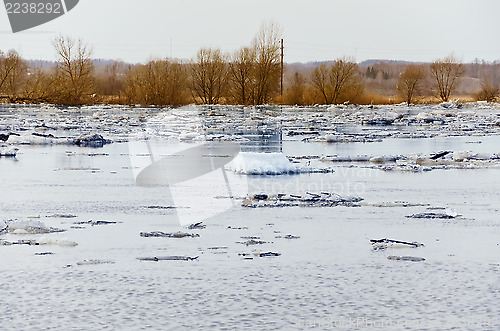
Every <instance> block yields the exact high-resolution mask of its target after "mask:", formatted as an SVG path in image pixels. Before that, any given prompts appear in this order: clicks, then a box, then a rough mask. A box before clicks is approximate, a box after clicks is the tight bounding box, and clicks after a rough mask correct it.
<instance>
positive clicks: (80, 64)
mask: <svg viewBox="0 0 500 331" xmlns="http://www.w3.org/2000/svg"><path fill="white" fill-rule="evenodd" d="M53 45H54V48H55V50H56V53H57V57H58V62H57V66H56V72H55V80H56V83H55V84H56V85H57V86H58V93H57V94H56V95H54V96H53V97H54V101H55V102H57V103H63V104H82V103H84V102H86V101H88V100H90V99H91V96H92V95H93V94H94V77H93V71H94V64H93V61H92V59H91V54H92V51H91V49H90V48H89V47H88V46H87V45H85V44H84V43H83V42H82V41H81V40H80V39H78V40H75V39H72V38H70V37H64V36H60V37H58V38H56V39H55V40H54V41H53Z"/></svg>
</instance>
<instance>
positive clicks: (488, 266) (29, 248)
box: [0, 135, 500, 330]
mask: <svg viewBox="0 0 500 331" xmlns="http://www.w3.org/2000/svg"><path fill="white" fill-rule="evenodd" d="M471 140H474V141H476V142H478V141H481V143H480V144H479V143H474V144H471V143H470V142H471ZM499 143H500V139H499V136H495V135H493V136H486V137H434V138H428V139H398V138H388V139H384V140H383V141H382V142H372V143H348V144H346V143H333V144H327V143H321V142H316V143H305V142H303V141H301V139H285V140H284V141H283V142H282V146H281V148H282V150H283V153H284V154H285V155H317V154H324V155H332V154H338V155H361V154H381V155H382V154H397V153H411V152H418V153H431V152H436V151H440V150H474V151H476V152H488V153H496V152H499V147H498V146H500V144H499ZM176 144H178V143H172V142H166V141H162V140H155V141H152V142H151V146H152V148H153V149H155V148H168V147H172V146H174V147H175V146H177V145H176ZM19 147H20V151H19V153H18V155H17V157H16V158H0V172H1V178H2V186H1V188H2V189H1V190H0V212H1V214H0V216H1V220H3V221H7V220H9V219H17V220H26V221H29V220H31V221H34V222H38V221H40V222H43V224H45V225H46V226H49V227H55V228H60V229H64V230H66V231H65V232H61V233H53V234H43V235H40V234H34V235H33V234H32V235H29V234H25V235H20V234H10V233H9V234H3V235H1V238H2V239H4V240H7V241H16V240H18V239H47V238H49V239H50V240H51V242H52V243H57V242H76V243H77V244H78V245H77V246H74V247H68V246H62V245H56V244H54V245H12V246H0V254H1V257H2V259H1V263H0V277H1V279H2V282H1V283H0V327H1V328H2V329H3V330H45V329H51V330H101V329H102V330H106V329H108V330H114V329H120V330H138V329H152V330H196V329H197V330H243V329H250V330H293V329H297V330H303V329H320V330H323V329H332V328H334V327H335V328H338V329H346V330H354V329H373V328H375V329H381V330H386V329H394V330H417V329H418V330H450V329H457V330H478V329H481V330H498V328H499V327H500V323H499V320H498V316H500V276H499V275H500V260H499V256H500V222H499V219H498V215H499V208H500V203H499V201H500V194H499V190H498V189H499V187H500V170H499V168H498V167H490V168H485V169H450V170H439V169H437V170H433V171H429V172H418V173H413V172H384V171H380V170H378V169H373V168H369V167H353V166H347V165H346V166H344V165H341V166H334V167H333V170H334V171H333V172H331V173H301V174H293V175H279V176H247V175H244V174H236V173H234V172H231V171H230V170H227V169H226V170H227V171H224V174H225V176H226V177H225V178H226V180H225V181H224V183H226V184H227V183H230V184H231V188H232V192H231V194H232V195H234V196H235V197H238V196H245V195H247V194H248V195H249V196H251V195H253V194H256V193H266V194H273V193H274V194H277V193H286V194H299V195H300V194H302V195H303V194H305V192H316V193H318V192H325V191H326V192H335V193H338V194H340V195H342V196H359V197H362V198H363V199H364V200H363V203H362V204H361V205H360V206H357V207H345V206H338V207H284V208H278V207H277V208H245V207H242V206H241V200H239V199H233V200H231V199H229V198H228V197H227V193H226V196H224V194H223V193H221V195H220V196H218V197H217V199H218V201H220V203H216V204H215V205H213V206H212V205H210V204H209V205H205V204H204V202H202V201H201V200H199V199H198V198H197V197H199V196H204V195H207V196H208V195H210V194H212V191H213V190H214V189H215V187H216V186H217V185H218V184H217V183H219V184H220V183H221V180H220V179H217V178H216V177H214V178H208V179H206V180H204V181H203V183H204V184H203V185H201V184H197V183H196V182H193V183H192V184H188V185H186V186H184V187H181V188H178V191H175V190H174V189H173V188H172V189H169V188H168V187H165V186H140V185H138V184H137V182H136V180H135V174H136V171H135V170H136V169H138V168H137V167H138V164H139V163H140V162H139V163H137V162H138V161H137V158H138V157H139V158H140V157H145V158H146V159H148V157H149V156H150V154H148V153H145V154H144V155H142V154H141V153H140V151H138V150H137V149H136V148H135V147H132V145H131V143H127V142H123V143H113V144H110V145H106V146H104V147H103V148H100V149H92V148H80V147H76V146H66V145H49V146H39V145H31V146H29V145H26V146H24V145H23V146H19ZM177 147H178V146H177ZM139 165H140V164H139ZM223 186H224V185H223ZM179 192H181V193H183V194H181V195H183V199H181V200H179V199H177V198H176V194H177V195H178V194H179ZM176 199H177V200H176ZM179 201H182V202H179ZM396 201H405V202H411V203H414V204H420V205H416V206H413V207H401V206H396V207H381V206H380V204H381V203H386V202H396ZM221 206H222V207H221ZM171 207H175V208H171ZM219 207H221V208H222V210H221V211H219V210H216V211H215V212H214V208H219ZM429 208H434V209H429ZM436 208H448V209H449V210H450V209H451V210H453V211H455V212H456V213H458V214H459V215H461V216H459V217H457V218H453V219H413V218H407V217H406V216H409V215H411V214H415V213H421V212H429V211H436V210H437V211H440V210H441V209H436ZM195 209H198V211H199V210H202V212H203V211H205V212H206V216H207V217H205V218H203V222H204V224H206V225H207V227H206V228H205V229H200V230H189V229H187V228H186V227H185V226H181V225H180V223H179V218H180V217H193V219H194V217H195V215H194V214H190V211H191V210H195ZM183 213H185V214H183ZM57 214H72V215H74V216H76V217H74V218H64V217H61V216H62V215H57ZM210 215H214V216H210ZM89 220H94V221H95V220H107V221H113V222H116V223H112V224H105V225H91V224H76V223H78V222H85V221H89ZM152 231H163V232H177V231H182V232H188V233H197V234H199V235H200V236H199V237H193V238H191V237H188V238H154V237H141V236H140V235H139V234H140V233H141V232H152ZM288 234H290V235H293V236H298V237H300V238H296V239H285V238H283V237H284V236H285V235H288ZM242 237H244V238H242ZM246 237H258V238H259V240H262V241H265V242H266V243H265V244H259V245H252V246H246V245H244V244H241V243H239V242H244V241H246V240H247V239H246ZM381 238H391V239H397V240H403V241H410V242H414V241H416V242H420V243H423V244H424V245H425V246H423V247H418V248H401V249H387V250H384V251H374V250H372V247H371V244H370V239H381ZM213 248H218V249H213ZM254 250H259V251H262V252H278V253H280V254H281V255H280V256H276V257H257V256H255V255H253V252H254ZM37 253H53V254H47V255H36V254H37ZM241 253H248V254H250V256H251V257H253V258H252V259H249V258H245V256H243V255H240V254H241ZM389 255H398V256H414V257H422V258H425V261H421V262H408V261H394V260H389V259H387V256H389ZM155 256H156V257H161V256H189V257H196V256H198V258H197V259H195V260H192V261H141V260H139V259H138V258H141V257H155ZM89 261H94V262H95V263H97V261H98V262H99V264H93V263H94V262H89ZM85 262H87V263H85Z"/></svg>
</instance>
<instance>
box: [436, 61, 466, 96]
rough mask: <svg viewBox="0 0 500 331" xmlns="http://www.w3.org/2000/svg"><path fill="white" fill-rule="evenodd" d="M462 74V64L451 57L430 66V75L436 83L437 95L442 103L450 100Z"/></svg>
mask: <svg viewBox="0 0 500 331" xmlns="http://www.w3.org/2000/svg"><path fill="white" fill-rule="evenodd" d="M464 72H465V70H464V66H463V64H462V63H460V62H458V60H457V59H455V57H454V56H452V55H450V56H447V57H446V58H444V59H442V60H437V61H434V63H432V64H431V74H432V77H433V78H434V80H435V83H436V90H437V94H438V96H439V98H441V100H442V101H448V100H449V99H450V95H451V93H452V92H453V91H454V90H455V89H456V87H457V84H458V80H459V79H460V78H461V77H462V76H463V74H464Z"/></svg>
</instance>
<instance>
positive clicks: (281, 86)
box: [280, 39, 283, 96]
mask: <svg viewBox="0 0 500 331" xmlns="http://www.w3.org/2000/svg"><path fill="white" fill-rule="evenodd" d="M280 91H281V96H283V39H281V84H280Z"/></svg>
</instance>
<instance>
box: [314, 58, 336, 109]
mask: <svg viewBox="0 0 500 331" xmlns="http://www.w3.org/2000/svg"><path fill="white" fill-rule="evenodd" d="M329 80H330V74H329V67H328V66H327V65H326V64H321V65H319V66H317V67H316V68H314V71H313V72H312V76H311V81H312V85H313V87H314V88H315V89H316V90H318V91H319V92H320V93H321V95H322V96H323V99H324V103H325V105H328V104H330V103H332V98H333V96H332V86H331V84H330V81H329Z"/></svg>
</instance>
